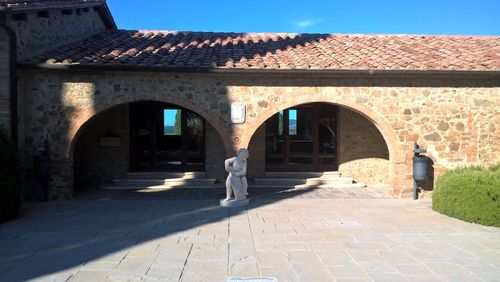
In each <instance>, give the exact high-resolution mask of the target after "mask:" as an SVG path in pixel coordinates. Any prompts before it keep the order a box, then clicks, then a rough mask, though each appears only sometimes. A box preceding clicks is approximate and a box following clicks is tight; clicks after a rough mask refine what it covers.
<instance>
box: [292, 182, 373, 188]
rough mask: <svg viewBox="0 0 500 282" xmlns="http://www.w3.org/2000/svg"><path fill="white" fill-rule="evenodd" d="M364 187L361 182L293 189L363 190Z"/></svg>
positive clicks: (298, 186) (305, 186) (306, 186)
mask: <svg viewBox="0 0 500 282" xmlns="http://www.w3.org/2000/svg"><path fill="white" fill-rule="evenodd" d="M363 187H366V184H364V183H361V182H356V183H352V182H351V183H337V184H321V185H297V186H295V188H297V189H303V188H320V189H328V188H363Z"/></svg>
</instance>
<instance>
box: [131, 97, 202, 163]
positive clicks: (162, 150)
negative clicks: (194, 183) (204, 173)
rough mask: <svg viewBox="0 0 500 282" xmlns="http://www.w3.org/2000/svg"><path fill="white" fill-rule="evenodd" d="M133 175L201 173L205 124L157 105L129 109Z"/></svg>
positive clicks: (183, 112)
mask: <svg viewBox="0 0 500 282" xmlns="http://www.w3.org/2000/svg"><path fill="white" fill-rule="evenodd" d="M130 126H131V129H130V132H131V149H130V152H131V158H130V161H131V163H130V168H131V170H133V171H169V170H170V171H185V170H189V171H197V170H203V169H204V162H205V128H204V127H205V124H204V120H203V118H201V117H200V116H198V115H197V114H195V113H193V112H191V111H189V110H186V109H183V108H180V107H176V106H170V105H168V104H164V103H158V102H136V103H132V104H131V106H130Z"/></svg>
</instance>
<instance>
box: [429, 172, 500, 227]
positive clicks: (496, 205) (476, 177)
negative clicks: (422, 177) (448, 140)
mask: <svg viewBox="0 0 500 282" xmlns="http://www.w3.org/2000/svg"><path fill="white" fill-rule="evenodd" d="M432 208H433V209H434V210H435V211H437V212H440V213H443V214H446V215H448V216H451V217H455V218H459V219H462V220H465V221H468V222H474V223H480V224H484V225H493V226H497V227H500V164H497V165H494V166H492V167H490V168H483V167H467V168H459V169H455V170H451V171H448V172H446V173H445V174H444V175H442V176H440V177H439V178H438V179H437V181H436V186H435V188H434V192H433V193H432Z"/></svg>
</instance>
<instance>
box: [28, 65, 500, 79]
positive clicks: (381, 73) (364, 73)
mask: <svg viewBox="0 0 500 282" xmlns="http://www.w3.org/2000/svg"><path fill="white" fill-rule="evenodd" d="M19 67H20V68H24V69H44V70H55V71H84V72H85V71H92V72H95V71H119V72H120V71H127V72H158V73H198V74H246V75H299V76H315V77H363V78H385V77H399V78H402V77H406V78H417V77H434V78H495V79H500V70H498V71H453V70H367V69H359V70H358V69H356V70H354V69H353V70H345V69H315V70H311V69H252V68H248V69H240V68H203V67H165V66H141V65H134V66H130V65H80V64H73V65H69V64H46V63H42V64H31V63H20V64H19Z"/></svg>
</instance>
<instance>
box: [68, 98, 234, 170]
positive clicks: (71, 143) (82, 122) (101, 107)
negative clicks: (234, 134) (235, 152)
mask: <svg viewBox="0 0 500 282" xmlns="http://www.w3.org/2000/svg"><path fill="white" fill-rule="evenodd" d="M141 101H153V102H162V103H168V104H173V105H177V106H180V107H183V108H186V109H188V110H190V111H193V112H195V113H197V114H198V115H200V116H201V117H202V118H204V119H205V120H206V121H207V122H208V123H210V125H211V126H212V127H213V128H215V130H216V131H217V133H218V134H219V136H220V138H221V140H222V141H223V143H224V148H225V151H226V152H229V151H230V150H231V149H232V144H231V143H230V142H229V140H228V139H227V138H224V137H225V136H230V135H231V134H230V133H229V130H228V129H227V128H225V127H224V126H223V125H221V123H220V122H219V121H218V119H217V117H215V116H213V114H211V113H210V112H209V111H207V110H206V109H204V108H202V107H200V106H198V105H196V104H195V103H193V102H191V101H189V100H187V99H179V98H176V97H171V96H164V97H163V96H162V97H139V96H133V95H131V96H127V97H113V98H110V99H109V100H108V101H106V102H104V103H99V104H97V105H95V107H94V108H85V109H84V110H82V111H80V112H79V113H78V114H77V116H76V117H75V118H74V122H73V123H72V124H71V126H70V128H69V130H68V143H67V144H68V146H67V148H65V149H64V154H65V157H66V158H67V159H68V160H70V161H72V160H73V155H74V149H75V145H76V143H77V141H78V137H79V135H80V134H81V133H82V132H83V131H84V130H85V127H86V126H87V125H88V124H89V123H90V121H91V120H93V119H96V118H98V117H99V115H100V114H102V113H104V112H106V111H108V110H111V109H112V108H115V107H118V106H120V105H124V104H129V103H133V102H141Z"/></svg>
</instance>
